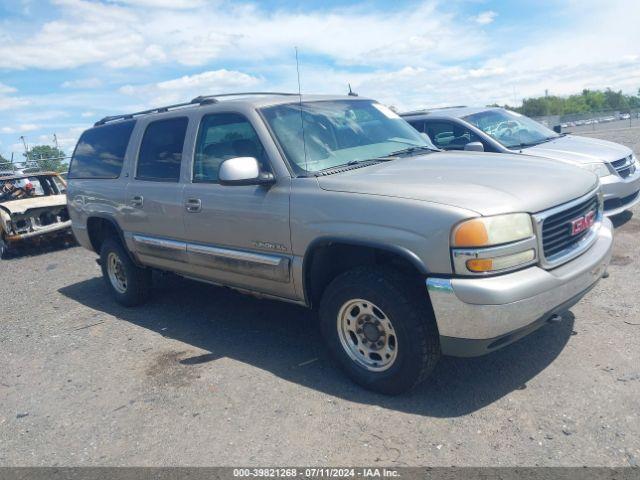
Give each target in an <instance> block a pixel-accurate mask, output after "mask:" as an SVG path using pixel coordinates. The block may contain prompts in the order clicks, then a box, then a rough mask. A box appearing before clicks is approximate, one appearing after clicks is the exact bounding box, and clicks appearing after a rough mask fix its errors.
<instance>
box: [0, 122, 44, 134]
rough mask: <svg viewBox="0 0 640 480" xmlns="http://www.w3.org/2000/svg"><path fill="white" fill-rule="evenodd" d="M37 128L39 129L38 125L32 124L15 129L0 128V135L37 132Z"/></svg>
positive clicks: (18, 126) (17, 126)
mask: <svg viewBox="0 0 640 480" xmlns="http://www.w3.org/2000/svg"><path fill="white" fill-rule="evenodd" d="M38 128H40V127H39V126H38V125H34V124H32V123H26V124H22V125H16V126H15V127H2V128H0V133H5V134H17V133H27V132H32V131H33V130H37V129H38Z"/></svg>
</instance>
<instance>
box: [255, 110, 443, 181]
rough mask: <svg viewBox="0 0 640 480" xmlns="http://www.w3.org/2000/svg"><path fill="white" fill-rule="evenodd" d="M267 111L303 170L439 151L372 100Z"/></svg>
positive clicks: (297, 166)
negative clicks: (404, 154)
mask: <svg viewBox="0 0 640 480" xmlns="http://www.w3.org/2000/svg"><path fill="white" fill-rule="evenodd" d="M262 112H263V114H264V117H265V119H266V121H267V123H268V124H269V126H270V127H271V130H272V131H273V133H274V135H275V136H276V138H277V140H278V142H279V143H280V146H281V147H282V149H283V150H284V153H285V156H286V157H287V159H288V160H289V163H290V164H291V166H292V168H293V169H294V171H295V172H296V173H298V174H305V173H314V172H318V171H320V170H326V169H328V168H333V167H337V166H341V165H347V164H352V163H355V162H360V161H365V160H371V159H379V158H382V157H386V156H389V155H390V154H396V153H403V152H401V151H406V153H408V154H409V153H411V152H413V151H414V150H421V149H424V150H428V149H433V150H435V149H436V147H434V146H433V144H432V143H431V142H430V141H429V140H427V139H426V138H424V136H422V135H421V134H419V133H418V132H417V131H416V130H414V129H413V127H411V126H410V125H409V124H408V123H407V122H405V121H404V120H402V119H401V118H400V117H399V116H398V115H396V114H395V113H394V112H393V111H392V110H390V109H389V108H387V107H385V106H384V105H381V104H379V103H375V102H371V101H366V100H334V101H318V102H304V103H302V104H286V105H277V106H274V107H268V108H265V109H263V110H262ZM303 126H304V140H305V142H303V141H302V139H303Z"/></svg>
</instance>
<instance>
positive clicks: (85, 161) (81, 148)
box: [69, 121, 135, 178]
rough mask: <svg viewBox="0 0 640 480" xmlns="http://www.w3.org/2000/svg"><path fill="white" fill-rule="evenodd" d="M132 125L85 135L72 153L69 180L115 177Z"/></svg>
mask: <svg viewBox="0 0 640 480" xmlns="http://www.w3.org/2000/svg"><path fill="white" fill-rule="evenodd" d="M134 125H135V122H134V121H129V122H120V123H114V124H112V125H103V126H100V127H96V128H92V129H90V130H87V131H86V132H84V133H83V134H82V136H81V137H80V140H78V145H76V149H75V151H74V152H73V157H72V159H71V166H70V167H69V178H118V177H119V176H120V172H121V171H122V164H123V163H124V155H125V152H126V151H127V145H128V144H129V139H130V138H131V132H132V131H133V127H134Z"/></svg>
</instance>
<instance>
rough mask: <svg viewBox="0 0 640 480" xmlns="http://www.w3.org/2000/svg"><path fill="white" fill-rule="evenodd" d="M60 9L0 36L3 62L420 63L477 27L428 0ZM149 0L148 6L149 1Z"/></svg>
mask: <svg viewBox="0 0 640 480" xmlns="http://www.w3.org/2000/svg"><path fill="white" fill-rule="evenodd" d="M54 3H55V4H56V5H57V6H58V17H59V18H57V19H56V20H53V21H49V22H47V23H45V24H43V25H40V26H38V27H36V29H35V30H34V31H22V32H13V33H12V35H10V36H9V37H8V38H7V39H6V41H4V42H2V44H0V68H7V69H21V68H22V69H24V68H31V67H36V68H45V69H65V68H75V67H79V66H83V65H90V64H101V65H105V66H107V67H109V68H128V67H145V66H149V65H153V64H160V63H171V64H176V63H178V64H182V65H187V66H202V65H205V64H207V63H208V62H211V61H213V60H224V59H231V60H238V59H242V60H243V61H247V60H255V61H267V60H268V59H272V58H288V59H292V58H293V47H294V45H297V46H298V47H300V49H301V52H303V54H313V55H324V56H327V57H330V58H332V59H334V60H335V61H337V62H339V63H342V64H362V65H367V64H369V65H382V64H392V65H402V64H407V63H410V64H425V63H429V62H433V61H437V60H438V59H440V60H443V59H446V60H447V61H452V60H461V59H468V58H472V57H473V56H474V55H477V54H479V53H481V52H482V51H483V50H484V48H485V47H486V42H485V38H484V35H483V34H482V33H481V32H480V31H479V30H476V29H475V28H474V27H473V26H469V25H463V22H457V21H455V15H454V14H452V13H446V12H444V11H443V10H441V9H439V8H438V7H437V4H436V3H434V2H433V1H423V2H422V3H418V4H417V5H415V4H412V5H409V6H406V7H404V8H400V9H395V10H394V11H393V12H381V11H375V10H372V9H370V8H367V7H366V6H360V7H346V8H341V9H339V10H338V9H335V10H323V11H319V10H310V11H306V12H299V11H293V10H284V9H283V10H276V11H266V10H263V9H262V8H260V7H258V6H256V5H255V4H250V3H231V2H214V3H211V4H206V5H205V4H204V3H202V2H199V1H194V0H191V1H189V0H183V1H181V2H180V1H178V2H177V5H178V6H180V7H184V8H183V9H174V8H169V7H171V6H172V5H174V4H175V2H174V1H173V0H172V1H169V0H130V1H120V2H116V3H92V2H88V1H86V0H55V2H54ZM151 4H154V5H156V8H150V5H151ZM162 7H166V8H162Z"/></svg>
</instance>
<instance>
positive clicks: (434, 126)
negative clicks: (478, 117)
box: [425, 122, 482, 150]
mask: <svg viewBox="0 0 640 480" xmlns="http://www.w3.org/2000/svg"><path fill="white" fill-rule="evenodd" d="M425 133H426V134H427V135H429V138H430V139H431V141H432V142H433V143H434V145H435V146H436V147H438V148H442V149H443V150H464V147H465V145H466V144H467V143H470V142H482V140H481V139H480V137H478V136H477V135H476V134H475V133H473V132H472V131H471V130H469V129H468V128H465V127H463V126H461V125H458V124H457V123H453V122H425Z"/></svg>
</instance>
